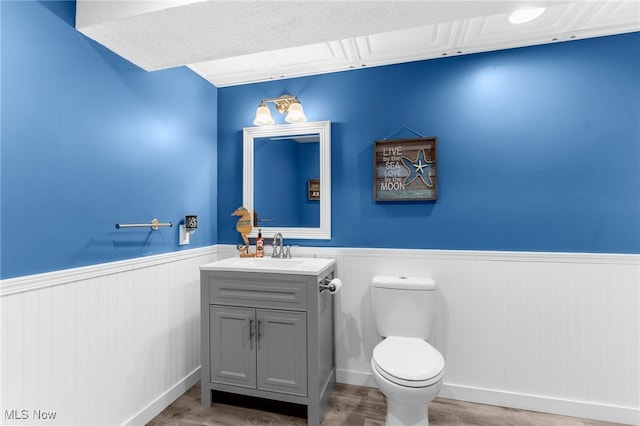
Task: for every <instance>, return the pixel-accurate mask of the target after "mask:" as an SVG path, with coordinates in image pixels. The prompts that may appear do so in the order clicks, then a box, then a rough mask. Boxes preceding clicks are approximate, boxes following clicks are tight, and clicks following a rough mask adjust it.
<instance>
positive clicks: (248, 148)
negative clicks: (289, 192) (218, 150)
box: [242, 121, 331, 240]
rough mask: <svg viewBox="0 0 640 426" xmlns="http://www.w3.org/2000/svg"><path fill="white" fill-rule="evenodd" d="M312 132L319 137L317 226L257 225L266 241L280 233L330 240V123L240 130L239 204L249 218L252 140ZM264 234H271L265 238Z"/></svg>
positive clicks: (292, 236) (256, 234) (252, 155)
mask: <svg viewBox="0 0 640 426" xmlns="http://www.w3.org/2000/svg"><path fill="white" fill-rule="evenodd" d="M311 133H313V134H315V133H317V134H318V135H319V138H320V144H319V145H320V227H318V228H301V227H277V226H263V225H260V228H261V229H262V231H263V236H264V237H265V238H266V237H272V236H273V235H275V234H276V233H278V232H280V233H282V236H283V237H284V238H297V239H315V240H329V239H331V122H330V121H312V122H309V123H299V124H278V125H275V126H263V127H245V128H244V129H243V131H242V152H243V177H242V204H243V206H244V207H245V208H246V209H247V210H249V212H251V217H252V219H253V211H254V196H253V195H254V192H253V182H254V180H253V179H254V175H253V166H254V149H253V148H254V140H255V139H257V138H264V137H272V136H293V135H303V134H311ZM266 178H268V177H266ZM252 225H253V223H252ZM265 233H268V234H272V235H264V234H265ZM249 236H250V237H257V236H258V229H257V228H255V227H254V228H253V230H252V231H251V234H249Z"/></svg>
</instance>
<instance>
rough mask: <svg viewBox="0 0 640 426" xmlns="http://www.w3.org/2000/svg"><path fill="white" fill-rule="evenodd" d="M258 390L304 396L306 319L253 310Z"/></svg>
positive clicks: (305, 388) (305, 386)
mask: <svg viewBox="0 0 640 426" xmlns="http://www.w3.org/2000/svg"><path fill="white" fill-rule="evenodd" d="M256 318H257V320H258V329H257V333H258V343H257V348H258V357H257V361H258V389H263V390H269V391H275V392H281V393H287V394H291V395H301V396H306V395H307V317H306V314H305V313H304V312H290V311H276V310H271V309H256Z"/></svg>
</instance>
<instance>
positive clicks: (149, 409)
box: [124, 367, 200, 426]
mask: <svg viewBox="0 0 640 426" xmlns="http://www.w3.org/2000/svg"><path fill="white" fill-rule="evenodd" d="M199 380H200V367H198V368H196V369H195V370H193V371H192V372H191V373H189V374H188V375H187V377H185V378H184V379H182V380H180V381H179V382H178V383H176V384H175V385H173V386H172V387H171V388H170V389H169V390H167V391H166V392H165V393H163V394H162V395H160V396H159V397H158V398H156V399H155V400H154V401H153V402H151V403H150V404H149V405H147V406H146V407H145V408H143V409H142V410H141V411H140V412H139V413H138V414H136V415H135V416H133V417H132V418H130V419H129V420H127V421H126V422H125V423H124V425H125V426H138V425H140V426H144V425H146V424H147V423H149V422H150V421H151V420H152V419H153V418H154V417H156V416H157V415H158V414H160V413H161V412H162V411H163V410H164V409H165V408H167V407H168V406H170V405H171V404H173V402H174V401H175V400H176V399H178V398H180V396H182V395H183V394H184V393H185V392H186V391H188V390H189V389H191V388H192V387H193V385H195V384H196V383H198V381H199Z"/></svg>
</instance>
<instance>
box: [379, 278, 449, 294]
mask: <svg viewBox="0 0 640 426" xmlns="http://www.w3.org/2000/svg"><path fill="white" fill-rule="evenodd" d="M371 285H372V286H373V287H377V288H395V289H402V290H422V291H431V290H435V289H436V282H435V281H434V280H433V278H427V277H403V276H391V275H376V276H375V277H373V279H372V280H371Z"/></svg>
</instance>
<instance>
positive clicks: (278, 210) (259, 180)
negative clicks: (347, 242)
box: [253, 134, 320, 228]
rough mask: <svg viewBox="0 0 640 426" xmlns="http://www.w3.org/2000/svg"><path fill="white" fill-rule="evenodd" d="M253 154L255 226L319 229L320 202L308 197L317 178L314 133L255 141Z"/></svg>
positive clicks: (317, 167) (315, 138) (315, 139)
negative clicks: (310, 184)
mask: <svg viewBox="0 0 640 426" xmlns="http://www.w3.org/2000/svg"><path fill="white" fill-rule="evenodd" d="M253 155H254V168H253V170H254V175H253V188H254V190H253V200H254V203H255V205H254V209H255V213H256V214H257V215H258V218H259V219H258V226H259V227H262V226H286V227H303V228H317V227H319V226H320V201H319V200H318V199H313V198H315V197H310V194H309V181H310V180H312V179H318V178H319V177H320V139H319V136H318V134H307V135H296V136H293V137H289V136H272V137H265V138H255V139H254V140H253Z"/></svg>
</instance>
